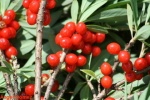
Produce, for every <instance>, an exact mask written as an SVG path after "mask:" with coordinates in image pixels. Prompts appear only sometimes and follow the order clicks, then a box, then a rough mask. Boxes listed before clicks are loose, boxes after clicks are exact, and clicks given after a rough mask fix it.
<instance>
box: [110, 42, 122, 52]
mask: <svg viewBox="0 0 150 100" xmlns="http://www.w3.org/2000/svg"><path fill="white" fill-rule="evenodd" d="M107 51H108V52H109V53H110V54H118V53H119V52H120V51H121V47H120V45H119V44H118V43H115V42H112V43H110V44H108V45H107Z"/></svg>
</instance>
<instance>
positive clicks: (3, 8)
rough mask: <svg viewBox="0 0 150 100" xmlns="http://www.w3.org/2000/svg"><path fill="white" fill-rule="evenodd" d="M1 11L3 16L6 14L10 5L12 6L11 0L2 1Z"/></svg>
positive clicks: (0, 2)
mask: <svg viewBox="0 0 150 100" xmlns="http://www.w3.org/2000/svg"><path fill="white" fill-rule="evenodd" d="M0 4H1V5H0V10H1V14H2V15H4V12H5V11H6V9H7V8H8V5H9V4H10V0H7V2H6V0H1V1H0Z"/></svg>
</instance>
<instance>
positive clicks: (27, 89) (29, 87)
mask: <svg viewBox="0 0 150 100" xmlns="http://www.w3.org/2000/svg"><path fill="white" fill-rule="evenodd" d="M25 93H26V94H27V95H29V96H33V95H34V84H28V85H27V86H26V87H25Z"/></svg>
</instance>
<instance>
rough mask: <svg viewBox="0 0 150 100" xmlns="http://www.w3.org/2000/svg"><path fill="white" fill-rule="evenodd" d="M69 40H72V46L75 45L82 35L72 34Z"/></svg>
mask: <svg viewBox="0 0 150 100" xmlns="http://www.w3.org/2000/svg"><path fill="white" fill-rule="evenodd" d="M71 41H72V44H73V46H77V45H79V44H80V43H81V41H82V36H81V35H80V34H73V35H72V37H71Z"/></svg>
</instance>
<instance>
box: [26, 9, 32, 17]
mask: <svg viewBox="0 0 150 100" xmlns="http://www.w3.org/2000/svg"><path fill="white" fill-rule="evenodd" d="M31 14H34V13H32V12H31V11H30V9H27V10H26V15H27V16H28V15H31Z"/></svg>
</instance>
